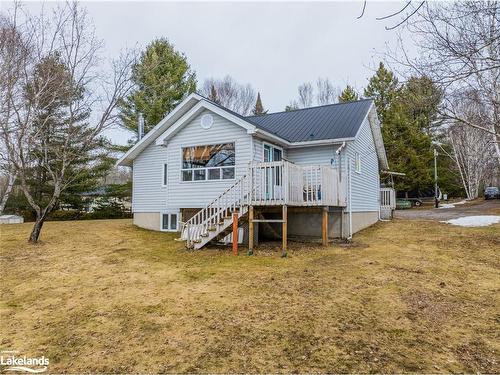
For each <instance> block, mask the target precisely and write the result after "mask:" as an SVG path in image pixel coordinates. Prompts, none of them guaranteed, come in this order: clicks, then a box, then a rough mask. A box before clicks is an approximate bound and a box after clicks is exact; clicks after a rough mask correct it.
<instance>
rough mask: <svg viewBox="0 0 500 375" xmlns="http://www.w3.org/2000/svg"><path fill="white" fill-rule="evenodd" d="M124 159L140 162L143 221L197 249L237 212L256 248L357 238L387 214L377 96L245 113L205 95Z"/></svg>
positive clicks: (137, 195) (137, 180)
mask: <svg viewBox="0 0 500 375" xmlns="http://www.w3.org/2000/svg"><path fill="white" fill-rule="evenodd" d="M117 164H118V165H121V166H130V167H132V169H133V190H132V210H133V214H134V224H135V225H137V226H139V227H142V228H147V229H151V230H162V231H176V232H180V235H181V237H182V238H183V239H185V240H186V241H187V245H188V246H189V247H194V248H201V247H203V246H204V245H205V244H207V243H208V242H210V241H215V240H221V239H224V237H226V238H227V236H228V234H229V233H230V230H231V227H232V223H233V221H234V220H235V217H234V216H233V214H237V220H238V225H239V226H240V227H241V228H242V229H241V231H242V232H243V235H242V237H244V238H245V239H246V241H248V242H249V243H250V246H253V244H254V243H255V241H257V240H258V239H259V237H262V235H263V234H265V233H266V232H267V233H269V232H272V233H274V234H275V235H278V236H282V237H284V238H285V239H284V243H286V237H287V236H313V237H314V236H320V237H323V241H325V237H326V238H328V237H342V238H348V237H350V236H352V234H353V233H355V232H357V231H359V230H361V229H363V228H366V227H367V226H369V225H372V224H373V223H375V222H377V221H378V220H379V218H380V179H379V172H380V170H381V169H383V170H385V169H388V165H387V158H386V154H385V149H384V145H383V142H382V136H381V132H380V123H379V121H378V118H377V115H376V109H375V106H374V103H373V101H372V100H369V99H367V100H359V101H354V102H346V103H339V104H332V105H326V106H320V107H312V108H306V109H300V110H295V111H288V112H279V113H272V114H266V115H262V116H250V117H243V116H241V115H239V114H236V113H234V112H232V111H230V110H228V109H226V108H223V107H221V106H219V105H218V104H216V103H214V102H211V101H210V100H208V99H206V98H204V97H202V96H200V95H198V94H191V95H189V96H188V97H187V98H186V99H185V100H184V101H182V102H181V103H180V104H179V105H178V106H177V107H176V108H175V109H174V110H173V111H172V112H171V113H170V114H168V115H167V116H166V117H165V118H164V119H163V120H162V121H161V122H160V123H158V124H157V125H156V126H155V127H154V128H153V129H152V130H151V131H150V132H149V133H147V134H146V135H145V136H144V137H143V138H142V139H141V140H140V141H139V142H138V143H137V144H136V145H134V147H132V148H131V149H130V150H129V151H128V152H127V153H126V154H125V155H123V156H122V157H121V158H120V160H119V161H118V163H117ZM259 229H261V230H259ZM259 232H261V233H260V234H259ZM283 233H284V234H283Z"/></svg>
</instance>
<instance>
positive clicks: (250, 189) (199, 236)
mask: <svg viewBox="0 0 500 375" xmlns="http://www.w3.org/2000/svg"><path fill="white" fill-rule="evenodd" d="M346 182H347V181H346V179H345V178H344V179H342V178H341V176H340V173H339V171H338V170H337V169H334V168H332V167H330V166H319V165H309V166H300V165H296V164H293V163H290V162H287V161H278V162H269V163H251V164H250V165H249V167H248V171H247V174H245V175H244V176H242V177H241V178H240V179H238V180H237V181H236V182H235V183H234V184H233V185H232V186H231V187H229V188H228V189H227V190H225V191H224V192H222V193H221V194H220V195H219V196H218V197H217V198H215V199H214V200H213V201H212V202H210V203H209V204H208V205H207V206H206V207H205V208H203V209H202V210H200V211H199V212H197V213H196V214H195V215H194V216H193V217H191V218H190V219H189V220H188V221H187V222H185V223H183V227H182V232H181V239H183V240H186V245H187V247H190V248H191V247H194V248H196V249H199V248H201V247H203V246H205V244H207V243H208V242H210V241H211V240H214V239H217V238H219V237H220V236H223V235H227V234H228V233H229V231H230V229H231V228H232V227H234V226H235V225H237V224H236V223H235V220H236V221H239V220H240V219H243V218H246V217H247V214H248V217H250V223H251V225H250V228H249V229H250V237H252V235H253V233H252V232H253V223H254V222H258V220H255V219H254V218H253V208H254V207H258V206H281V207H282V220H280V221H281V222H282V223H283V234H284V235H283V248H284V252H286V233H287V228H286V223H287V207H288V206H298V207H323V208H324V210H325V213H324V214H323V226H324V228H323V233H326V232H327V229H326V225H327V221H328V220H327V213H326V210H327V209H328V207H330V206H337V207H345V206H346V204H347V200H346V191H347V183H346ZM323 237H324V238H326V234H324V235H323ZM326 241H327V239H324V240H323V242H325V243H326ZM250 248H251V246H250Z"/></svg>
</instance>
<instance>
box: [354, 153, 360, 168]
mask: <svg viewBox="0 0 500 375" xmlns="http://www.w3.org/2000/svg"><path fill="white" fill-rule="evenodd" d="M354 171H355V172H356V173H361V155H360V154H359V152H355V153H354Z"/></svg>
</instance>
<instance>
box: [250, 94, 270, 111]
mask: <svg viewBox="0 0 500 375" xmlns="http://www.w3.org/2000/svg"><path fill="white" fill-rule="evenodd" d="M252 113H253V115H254V116H260V115H265V114H266V113H267V110H264V106H263V105H262V100H261V98H260V92H258V93H257V100H256V102H255V107H254V108H253V110H252Z"/></svg>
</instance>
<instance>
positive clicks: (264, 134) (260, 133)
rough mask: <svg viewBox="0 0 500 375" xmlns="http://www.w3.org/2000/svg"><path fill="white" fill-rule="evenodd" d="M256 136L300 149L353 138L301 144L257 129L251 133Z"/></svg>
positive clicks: (352, 139) (319, 140) (321, 140)
mask: <svg viewBox="0 0 500 375" xmlns="http://www.w3.org/2000/svg"><path fill="white" fill-rule="evenodd" d="M249 134H254V135H257V136H260V138H262V139H268V140H271V141H275V142H277V143H279V144H280V145H283V146H286V147H287V148H300V147H309V146H328V145H332V144H338V143H342V142H349V141H354V140H355V137H347V138H331V139H318V140H315V141H301V142H289V141H287V140H285V139H283V138H280V137H278V136H277V135H274V134H271V133H268V132H266V131H264V130H261V129H257V130H256V131H255V132H253V133H249Z"/></svg>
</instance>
